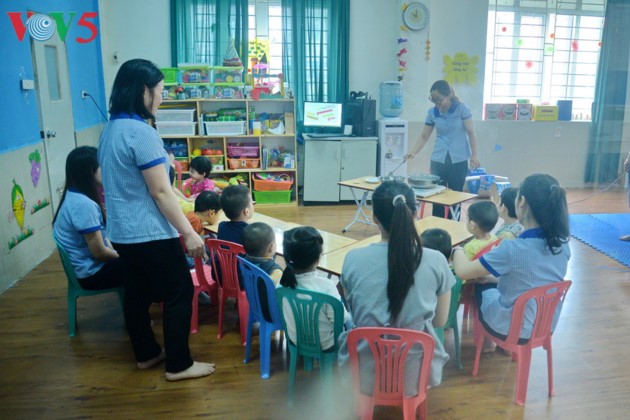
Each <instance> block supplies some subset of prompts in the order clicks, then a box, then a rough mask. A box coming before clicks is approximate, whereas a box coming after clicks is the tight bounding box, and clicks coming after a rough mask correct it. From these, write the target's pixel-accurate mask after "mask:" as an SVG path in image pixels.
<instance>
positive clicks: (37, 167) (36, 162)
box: [28, 149, 42, 188]
mask: <svg viewBox="0 0 630 420" xmlns="http://www.w3.org/2000/svg"><path fill="white" fill-rule="evenodd" d="M28 161H29V162H31V181H33V186H34V187H35V188H37V184H38V183H39V177H40V175H41V172H42V158H41V156H40V155H39V149H35V151H34V152H32V153H31V154H30V155H28Z"/></svg>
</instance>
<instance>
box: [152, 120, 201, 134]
mask: <svg viewBox="0 0 630 420" xmlns="http://www.w3.org/2000/svg"><path fill="white" fill-rule="evenodd" d="M155 127H156V129H157V132H158V134H159V135H160V136H194V135H195V131H196V130H195V127H197V123H194V122H190V123H187V122H159V121H156V123H155Z"/></svg>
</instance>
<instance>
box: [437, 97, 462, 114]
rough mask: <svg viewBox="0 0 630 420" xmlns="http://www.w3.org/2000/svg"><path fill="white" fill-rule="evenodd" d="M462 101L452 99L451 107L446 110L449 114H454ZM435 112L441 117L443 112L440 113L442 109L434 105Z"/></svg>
mask: <svg viewBox="0 0 630 420" xmlns="http://www.w3.org/2000/svg"><path fill="white" fill-rule="evenodd" d="M459 104H460V102H457V101H451V107H450V108H449V109H448V111H447V112H446V113H447V114H452V113H453V112H455V110H456V109H457V107H458V106H459ZM433 114H434V115H435V116H436V117H440V116H441V115H442V114H440V109H439V108H438V107H437V106H436V107H433Z"/></svg>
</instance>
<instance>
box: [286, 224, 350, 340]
mask: <svg viewBox="0 0 630 420" xmlns="http://www.w3.org/2000/svg"><path fill="white" fill-rule="evenodd" d="M323 244H324V239H323V238H322V235H320V233H319V232H318V231H317V229H315V228H314V227H311V226H300V227H297V228H294V229H291V230H287V231H286V232H284V239H283V244H282V247H283V248H284V260H285V261H286V262H287V267H286V268H285V269H284V273H282V279H280V284H281V285H282V286H283V287H290V288H291V289H295V288H298V289H305V290H311V291H313V292H319V293H324V294H327V295H330V296H333V297H335V298H337V299H339V301H341V296H340V295H339V291H338V290H337V287H336V285H335V282H334V281H333V280H331V279H329V278H327V277H324V276H320V275H319V274H317V265H318V264H319V258H320V256H321V255H322V249H323ZM283 312H284V314H285V319H284V321H285V322H286V325H287V333H288V334H289V339H291V341H293V342H294V343H295V342H297V333H296V326H295V320H294V319H293V315H292V313H291V309H290V307H289V303H288V302H286V301H285V302H283ZM343 319H344V323H345V324H349V322H350V314H349V313H348V311H346V308H345V307H344V308H343ZM334 322H335V317H334V312H333V308H332V307H330V305H326V308H325V309H324V308H322V310H321V311H320V312H319V337H320V343H321V346H322V350H327V349H329V348H331V347H332V346H334V344H335V343H334V337H333V335H334Z"/></svg>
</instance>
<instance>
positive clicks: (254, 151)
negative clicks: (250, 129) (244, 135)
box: [227, 143, 260, 158]
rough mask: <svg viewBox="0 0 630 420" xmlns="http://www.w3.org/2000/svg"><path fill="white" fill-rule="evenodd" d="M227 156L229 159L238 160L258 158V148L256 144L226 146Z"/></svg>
mask: <svg viewBox="0 0 630 420" xmlns="http://www.w3.org/2000/svg"><path fill="white" fill-rule="evenodd" d="M227 151H228V156H229V157H231V158H240V157H255V158H257V157H259V153H260V148H259V147H258V144H257V143H255V144H250V145H247V146H232V145H229V144H228V147H227Z"/></svg>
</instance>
